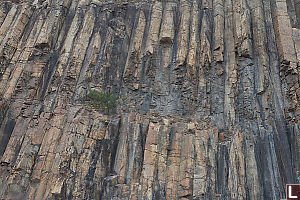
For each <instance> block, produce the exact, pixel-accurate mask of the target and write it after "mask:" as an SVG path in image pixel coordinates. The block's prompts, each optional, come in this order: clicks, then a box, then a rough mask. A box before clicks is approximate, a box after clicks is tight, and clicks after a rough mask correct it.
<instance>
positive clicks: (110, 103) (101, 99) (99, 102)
mask: <svg viewBox="0 0 300 200" xmlns="http://www.w3.org/2000/svg"><path fill="white" fill-rule="evenodd" d="M88 98H89V99H90V100H91V103H90V105H91V106H92V107H93V108H95V109H98V110H100V111H102V112H104V113H105V114H110V113H111V112H112V110H113V109H114V108H115V107H116V103H117V100H118V97H117V96H115V95H114V94H113V93H112V92H108V93H105V92H99V91H96V90H91V89H89V93H88Z"/></svg>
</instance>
